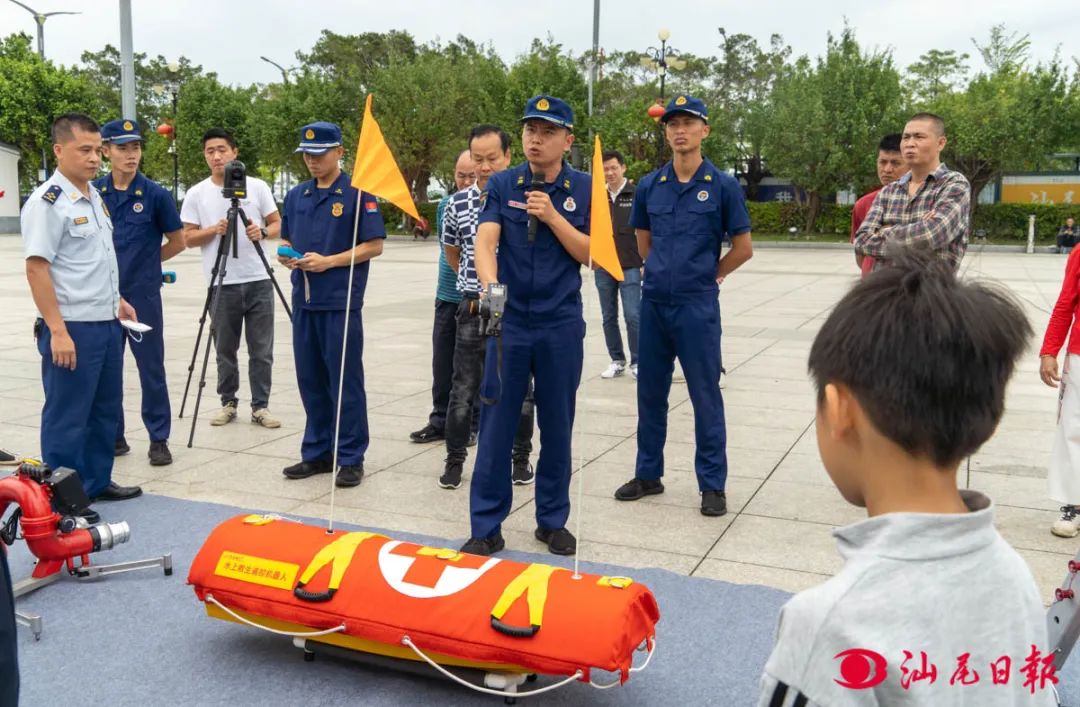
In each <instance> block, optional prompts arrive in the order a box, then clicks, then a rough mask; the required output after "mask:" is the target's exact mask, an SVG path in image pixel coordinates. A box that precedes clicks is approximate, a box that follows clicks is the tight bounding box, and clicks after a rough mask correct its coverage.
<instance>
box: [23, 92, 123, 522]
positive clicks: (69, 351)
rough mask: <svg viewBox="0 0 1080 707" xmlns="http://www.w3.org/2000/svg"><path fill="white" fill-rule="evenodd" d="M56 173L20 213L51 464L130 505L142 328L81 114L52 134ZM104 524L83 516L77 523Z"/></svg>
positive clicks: (44, 442) (94, 138) (93, 140)
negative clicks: (134, 388)
mask: <svg viewBox="0 0 1080 707" xmlns="http://www.w3.org/2000/svg"><path fill="white" fill-rule="evenodd" d="M52 139H53V143H54V144H53V153H54V154H55V155H56V162H57V169H56V171H55V172H54V173H53V175H52V177H51V178H50V179H48V180H47V181H46V182H45V183H44V184H42V185H41V186H40V187H38V188H37V189H36V190H34V193H33V194H31V195H30V198H29V199H27V201H26V205H25V206H24V207H23V210H22V237H23V248H24V252H25V255H26V279H27V281H28V282H29V283H30V292H31V294H32V295H33V298H34V304H35V305H36V306H37V310H38V312H39V313H40V317H39V318H38V320H37V322H36V324H35V326H34V332H35V336H36V338H37V346H38V351H39V352H40V353H41V358H42V367H41V377H42V384H43V386H44V388H45V406H44V408H43V410H42V413H41V453H42V458H43V459H44V461H45V463H46V464H48V465H49V466H51V467H53V468H56V467H60V466H65V467H69V468H71V469H74V470H76V471H77V472H78V473H79V476H80V478H81V479H82V482H83V487H84V488H85V489H86V493H87V495H88V496H89V497H90V498H91V500H123V499H127V498H134V497H135V496H138V495H140V494H141V493H142V489H140V488H138V487H136V486H133V487H122V486H118V485H116V484H114V483H112V468H113V445H114V443H115V441H116V429H117V423H118V416H119V412H120V405H121V403H120V401H121V389H122V378H121V376H122V365H123V350H122V348H121V342H122V337H123V336H124V329H123V328H122V327H121V324H120V321H118V319H119V320H121V321H124V320H126V321H131V322H134V321H137V317H136V314H135V310H134V308H132V307H131V305H129V304H128V303H127V302H125V301H124V300H123V299H121V297H120V289H119V287H120V284H119V275H118V273H119V268H118V267H117V264H116V253H115V252H114V251H113V236H112V221H111V219H110V218H109V211H108V208H107V207H106V206H105V203H104V202H103V201H102V199H101V195H100V194H98V191H97V190H96V189H94V188H93V187H92V186H91V184H90V180H91V179H93V178H94V177H95V176H96V174H97V171H98V167H99V166H100V164H101V131H100V129H99V128H98V125H97V123H95V122H94V121H93V120H92V119H91V118H89V117H87V116H85V115H82V114H80V113H68V114H65V115H62V116H60V117H59V118H57V119H56V120H55V121H54V122H53V126H52ZM80 515H83V517H84V518H86V519H87V520H88V521H89V522H92V523H95V522H97V521H98V520H99V518H98V515H97V513H96V512H95V511H93V510H91V509H90V508H86V509H84V510H83V512H82V513H81V514H80Z"/></svg>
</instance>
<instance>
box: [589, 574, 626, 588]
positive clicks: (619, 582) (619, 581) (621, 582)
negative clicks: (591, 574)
mask: <svg viewBox="0 0 1080 707" xmlns="http://www.w3.org/2000/svg"><path fill="white" fill-rule="evenodd" d="M633 583H634V580H632V579H630V578H629V577H607V576H605V577H601V578H600V579H598V580H596V586H598V587H614V588H615V589H626V588H627V587H629V586H630V585H631V584H633Z"/></svg>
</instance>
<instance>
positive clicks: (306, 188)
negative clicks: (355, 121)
mask: <svg viewBox="0 0 1080 707" xmlns="http://www.w3.org/2000/svg"><path fill="white" fill-rule="evenodd" d="M296 151H297V152H301V153H303V155H304V164H305V165H306V166H307V168H308V172H310V173H311V176H312V179H310V180H309V181H306V182H304V183H303V184H300V185H298V186H296V187H294V188H293V189H291V190H290V191H289V193H288V194H287V195H286V196H285V208H284V214H283V216H282V219H281V238H282V241H283V244H284V245H286V246H290V247H292V248H293V249H294V250H297V251H299V252H300V253H302V254H303V256H304V257H303V258H299V259H297V258H289V257H285V256H278V261H279V262H280V263H282V264H283V265H285V266H286V267H287V268H289V269H290V270H292V285H293V298H292V299H293V355H294V356H295V359H296V380H297V383H298V385H299V387H300V399H301V400H302V401H303V403H304V411H305V412H306V413H307V422H306V425H305V427H304V441H303V443H302V444H301V447H300V459H301V461H300V463H298V464H294V465H292V466H289V467H286V468H285V469H284V470H283V471H282V473H283V474H285V477H286V478H288V479H305V478H307V477H309V476H313V475H315V474H323V473H330V472H331V471H332V470H333V469H332V466H333V463H332V462H333V451H334V450H333V444H334V419H335V415H336V412H337V401H338V379H339V376H340V374H341V359H342V355H343V354H342V340H343V338H344V336H345V318H346V317H348V318H349V327H348V345H347V346H346V347H345V352H344V356H345V379H344V389H343V391H342V404H341V434H340V443H339V446H338V466H339V469H338V472H337V476H336V479H335V483H336V484H337V485H338V486H340V487H348V486H357V485H358V484H359V483H360V482H361V481H362V480H363V476H364V453H365V452H366V451H367V447H368V438H369V436H368V421H367V396H366V394H365V393H364V364H363V352H364V328H363V320H362V318H361V316H360V309H361V307H362V306H363V303H364V290H365V289H366V288H367V279H368V268H369V264H370V261H371V259H372V258H374V257H377V256H378V255H379V254H381V253H382V250H383V240H384V239H385V238H386V229H385V227H384V226H383V220H382V215H381V214H380V213H379V205H378V203H377V202H376V200H375V197H373V196H371V195H370V194H364V193H362V192H359V191H357V190H356V189H355V188H353V186H352V184H351V180H350V178H349V175H348V174H346V173H345V172H343V171H341V167H340V161H341V158H342V156H343V154H344V150H343V149H342V147H341V129H340V128H339V127H338V126H337V125H334V124H333V123H324V122H319V123H312V124H310V125H305V126H304V127H303V128H301V130H300V147H298V148H297V149H296ZM357 209H359V214H360V216H359V229H358V231H357V235H356V241H355V261H356V266H355V271H354V274H353V285H352V298H351V301H348V302H347V295H348V282H349V263H350V260H351V258H352V253H353V250H354V241H353V227H354V224H355V223H356V220H355V219H356V213H357Z"/></svg>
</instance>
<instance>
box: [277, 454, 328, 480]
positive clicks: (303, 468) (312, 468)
mask: <svg viewBox="0 0 1080 707" xmlns="http://www.w3.org/2000/svg"><path fill="white" fill-rule="evenodd" d="M330 467H331V462H330V460H329V459H320V460H318V461H314V462H300V463H299V464H293V465H292V466H287V467H285V468H284V469H282V470H281V473H282V474H284V475H285V478H286V479H306V478H307V477H309V476H315V474H329V473H330V471H331V468H330Z"/></svg>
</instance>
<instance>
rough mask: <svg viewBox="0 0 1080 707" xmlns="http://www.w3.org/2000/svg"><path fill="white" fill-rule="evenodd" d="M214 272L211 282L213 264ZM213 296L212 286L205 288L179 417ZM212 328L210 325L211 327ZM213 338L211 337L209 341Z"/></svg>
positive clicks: (189, 384) (185, 401)
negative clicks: (204, 298)
mask: <svg viewBox="0 0 1080 707" xmlns="http://www.w3.org/2000/svg"><path fill="white" fill-rule="evenodd" d="M214 270H215V272H214V273H213V274H211V276H210V281H211V282H213V281H214V278H216V277H217V265H216V264H215V265H214ZM212 296H213V288H209V287H208V288H206V302H204V303H203V308H202V314H201V315H199V333H198V334H197V335H196V336H195V348H194V349H192V350H191V363H189V364H188V368H187V383H185V384H184V397H183V398H181V401H180V417H183V416H184V409H185V408H186V407H187V399H188V391H189V390H191V377H192V376H193V375H194V374H195V359H196V358H198V356H199V344H201V343H202V335H203V328H204V327H205V326H206V315H207V314H209V312H210V300H211V298H212ZM211 328H212V327H211ZM212 340H213V338H212V337H211V341H212Z"/></svg>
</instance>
